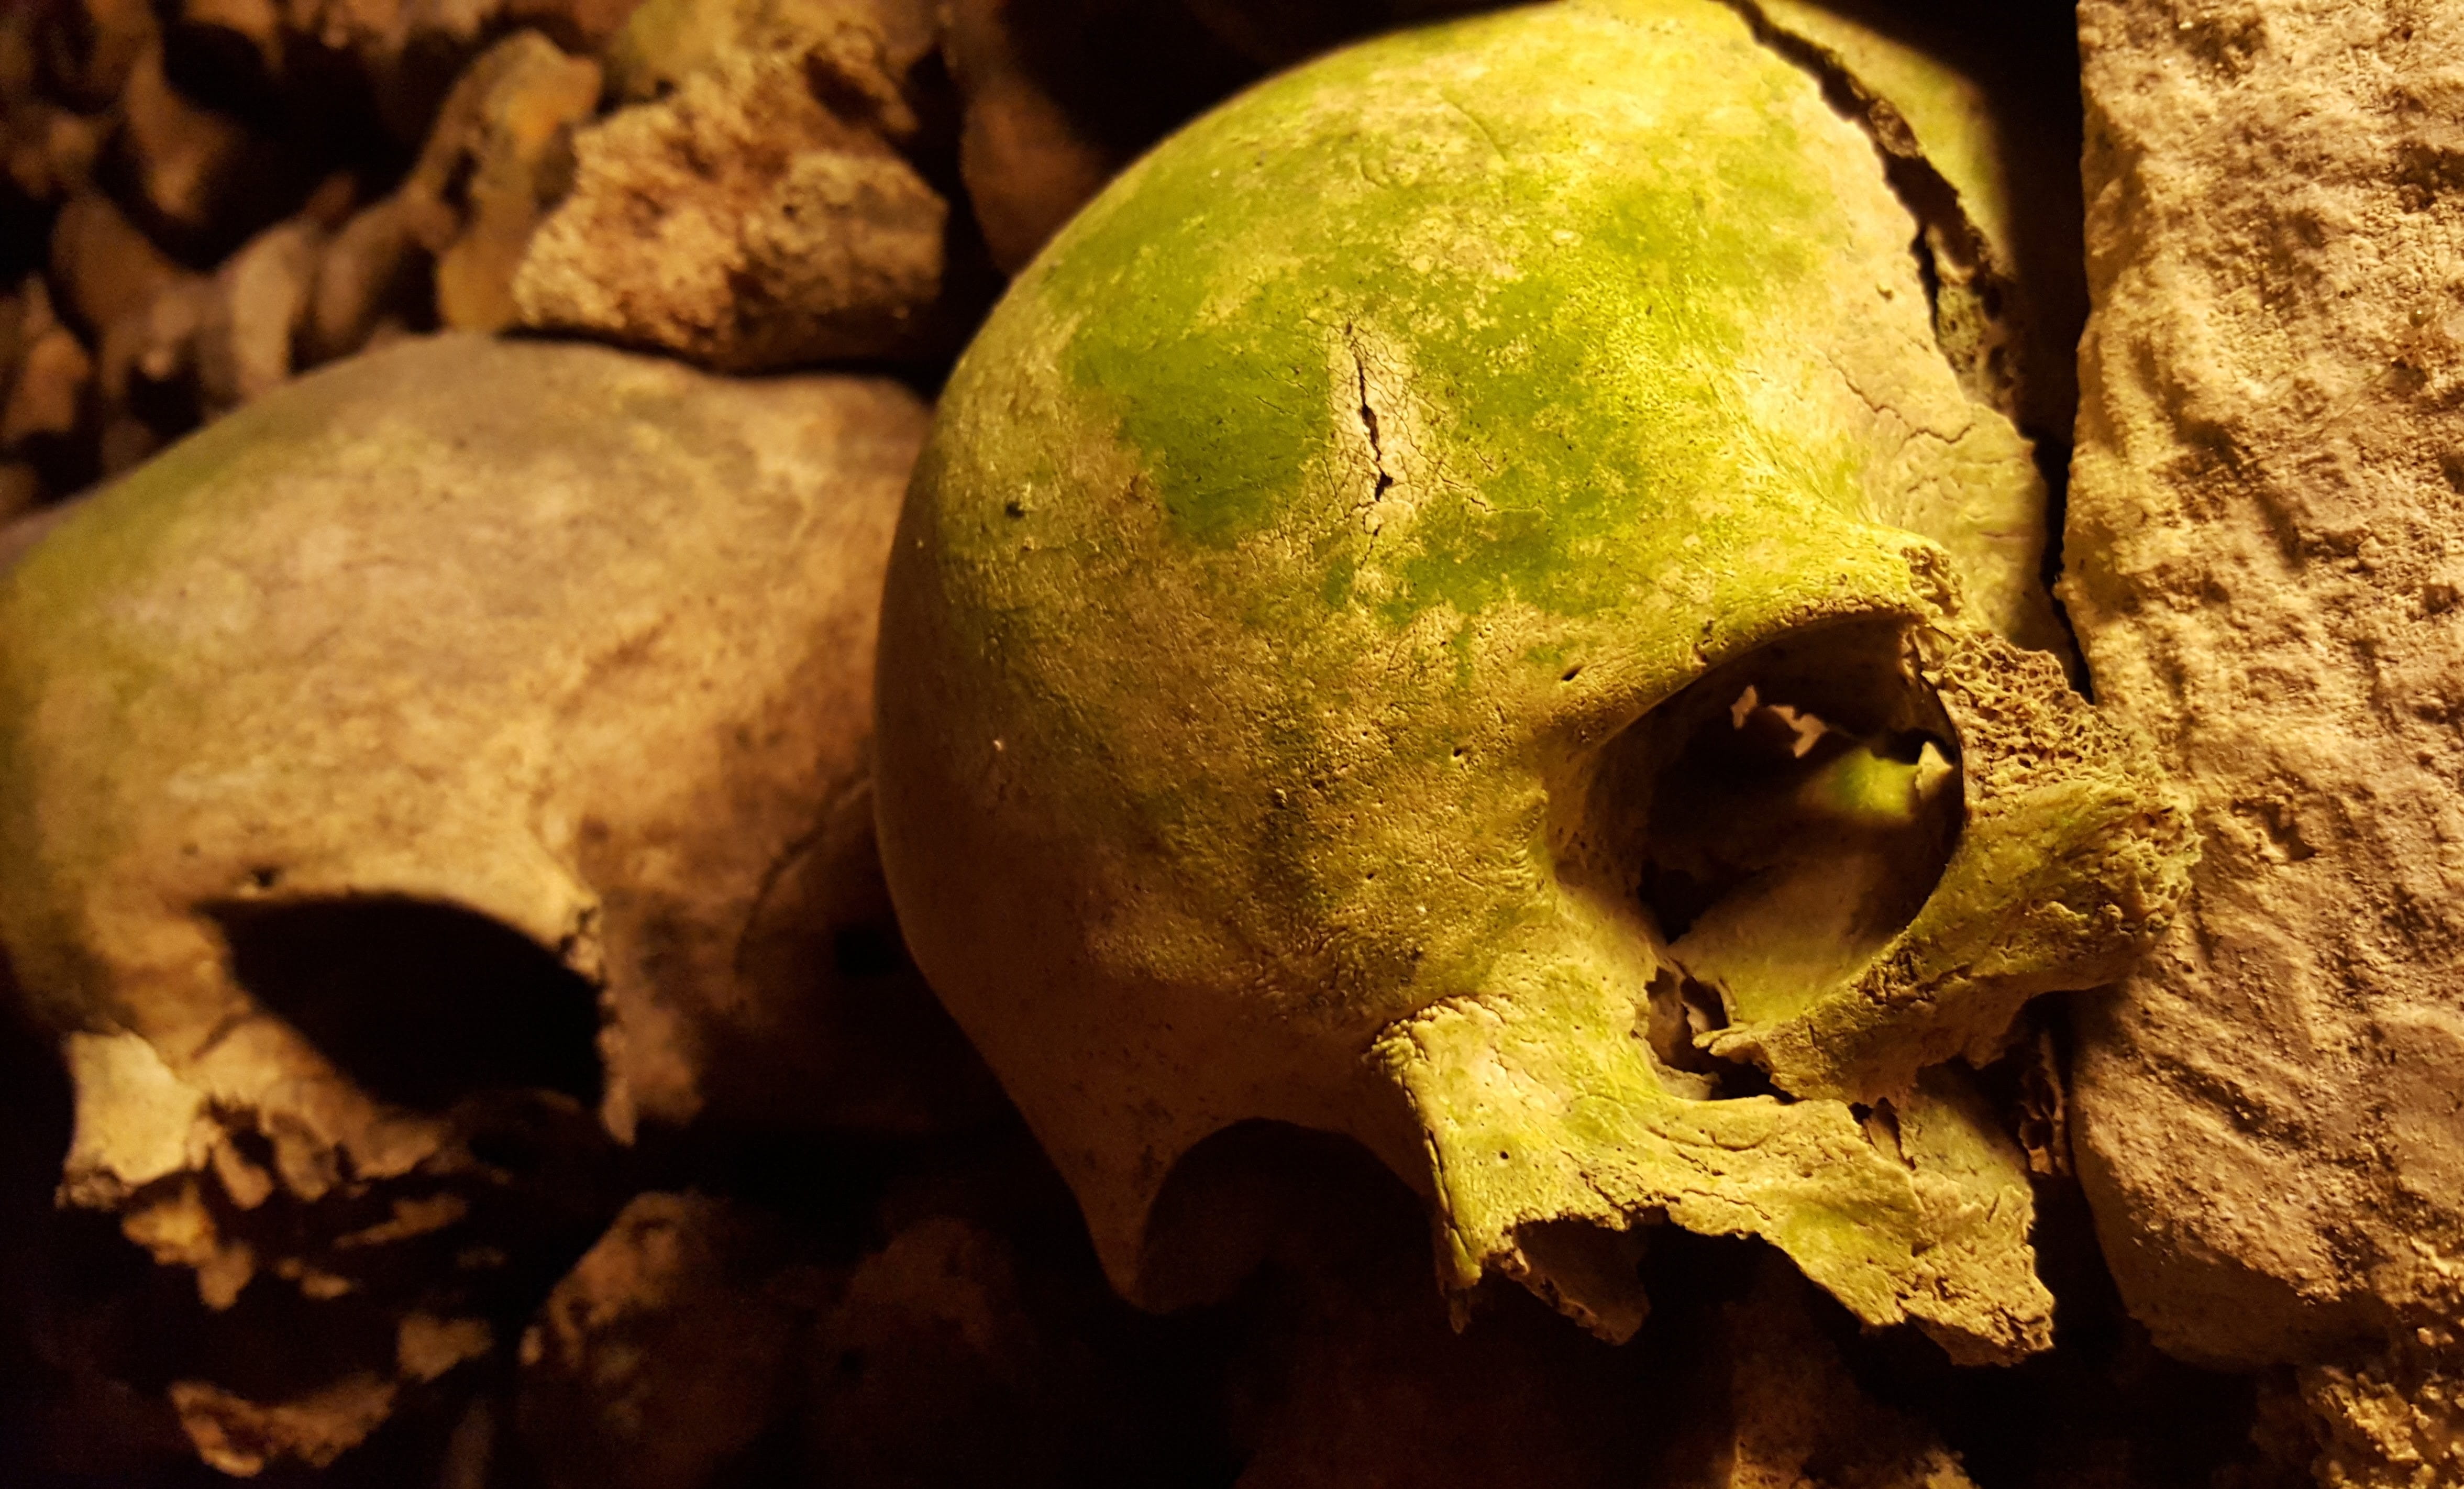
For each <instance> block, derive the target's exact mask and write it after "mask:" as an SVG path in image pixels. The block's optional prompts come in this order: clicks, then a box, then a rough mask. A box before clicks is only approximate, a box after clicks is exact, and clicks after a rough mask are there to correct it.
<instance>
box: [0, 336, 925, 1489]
mask: <svg viewBox="0 0 2464 1489" xmlns="http://www.w3.org/2000/svg"><path fill="white" fill-rule="evenodd" d="M924 424H925V414H924V410H923V408H922V406H921V405H919V404H918V403H917V402H916V400H915V399H914V398H913V395H911V394H909V393H908V392H906V391H905V390H903V389H901V388H899V387H898V386H896V385H895V384H891V383H886V382H879V381H868V380H863V379H854V378H835V379H832V378H799V379H784V380H777V381H772V382H764V383H736V382H730V381H727V380H720V379H713V378H707V377H704V376H702V375H699V374H696V373H693V372H690V371H687V370H686V369H683V368H681V367H678V366H674V365H672V364H668V363H662V362H658V361H651V360H648V359H642V358H635V357H630V356H627V355H624V354H620V353H615V352H609V351H605V350H601V349H597V348H591V347H580V346H550V345H541V344H519V343H499V342H495V341H490V340H485V339H475V338H444V339H436V340H432V341H426V342H412V343H406V344H404V345H402V346H399V347H396V348H393V349H390V350H387V351H385V352H384V353H381V354H377V355H373V356H370V357H367V358H363V359H360V360H357V361H351V362H349V363H346V364H343V365H342V366H341V367H338V368H336V369H333V370H329V371H327V372H324V373H320V374H319V375H317V376H316V377H313V378H310V379H307V380H305V381H303V382H301V383H296V384H293V385H292V386H290V387H287V388H285V389H284V390H282V391H281V392H279V393H277V394H275V395H273V396H270V397H268V398H267V399H265V400H263V401H262V402H260V403H258V404H255V405H251V406H250V407H249V408H248V409H246V410H244V411H242V412H240V413H238V414H236V415H234V416H232V417H231V418H230V419H228V420H226V421H224V422H222V423H219V424H217V425H215V426H214V427H211V428H209V429H208V430H206V431H204V432H203V433H201V434H199V435H197V436H195V437H194V438H192V439H190V440H188V441H187V442H186V443H184V444H182V445H180V446H178V447H176V448H175V449H172V450H170V451H169V452H167V453H166V454H165V456H163V457H162V458H161V459H159V460H158V461H156V462H154V463H153V464H151V465H149V466H147V467H145V468H143V470H141V471H138V472H136V473H135V474H133V475H131V476H130V477H128V478H127V479H125V480H123V481H121V483H120V484H118V485H117V486H115V487H113V488H112V489H110V490H109V491H107V492H105V493H101V494H99V495H98V496H96V497H95V498H93V499H92V500H90V501H89V502H87V503H86V504H84V506H83V507H82V509H81V510H79V511H77V513H75V514H74V515H72V516H71V517H70V518H69V519H68V520H67V521H66V522H65V523H63V524H62V525H61V526H60V527H59V528H58V529H57V530H56V531H55V532H54V533H53V534H52V535H51V536H49V537H48V538H47V539H46V540H45V541H44V542H43V543H42V544H41V545H40V546H39V547H37V548H36V549H35V550H34V551H33V553H32V554H31V555H30V556H28V557H27V558H24V559H23V560H21V561H20V562H19V563H18V564H17V565H16V567H15V568H14V569H12V570H11V572H10V573H9V574H8V575H7V576H6V578H5V580H0V635H5V636H6V637H7V641H6V643H5V645H0V781H5V783H6V784H5V786H0V843H5V853H0V864H5V865H6V866H5V868H0V933H5V938H6V946H7V949H8V953H9V955H10V958H11V963H12V965H13V968H14V972H15V974H16V977H17V980H18V981H19V982H20V983H21V984H22V985H23V987H24V988H25V989H26V991H27V994H28V996H29V997H30V998H31V999H32V1000H33V1004H34V1006H35V1009H36V1011H37V1012H38V1013H39V1014H40V1015H41V1016H42V1017H43V1018H46V1019H47V1020H48V1021H50V1022H51V1023H52V1024H53V1025H54V1026H55V1027H56V1028H57V1029H58V1030H60V1031H61V1032H62V1035H63V1045H64V1049H65V1051H66V1056H67V1062H68V1064H69V1066H70V1069H71V1074H72V1076H73V1078H74V1081H75V1084H76V1102H77V1106H76V1126H75V1136H74V1142H73V1147H72V1150H71V1151H70V1153H69V1155H68V1159H67V1167H66V1172H65V1175H64V1181H63V1186H62V1192H61V1193H62V1197H63V1199H64V1201H65V1202H67V1203H70V1204H74V1205H77V1206H85V1207H92V1208H98V1209H102V1210H106V1211H114V1212H117V1213H118V1215H119V1216H120V1218H121V1228H122V1230H123V1231H124V1232H125V1233H126V1235H127V1236H128V1237H130V1238H131V1239H133V1240H135V1241H137V1242H138V1243H140V1244H142V1245H143V1246H144V1247H146V1248H147V1249H148V1250H150V1251H151V1252H152V1253H153V1255H154V1256H155V1257H156V1258H157V1259H160V1260H161V1261H163V1262H165V1263H171V1264H176V1265H178V1266H180V1267H185V1268H188V1269H192V1270H193V1274H194V1279H193V1280H194V1284H195V1292H196V1294H197V1297H198V1302H199V1303H201V1304H202V1310H201V1311H202V1315H203V1317H204V1319H205V1322H204V1323H202V1324H199V1325H195V1326H197V1327H201V1328H204V1329H205V1330H206V1336H207V1337H208V1338H209V1339H223V1340H230V1339H238V1338H241V1337H243V1336H246V1335H247V1334H248V1329H247V1328H246V1327H244V1326H243V1325H247V1324H248V1322H249V1321H251V1320H253V1321H254V1324H255V1325H257V1326H258V1333H259V1334H260V1335H262V1336H263V1338H262V1339H261V1340H260V1343H259V1347H254V1352H253V1354H252V1353H251V1349H250V1347H242V1346H241V1345H233V1346H232V1347H231V1348H230V1349H227V1350H224V1351H223V1352H222V1353H220V1354H217V1355H214V1356H213V1357H212V1358H209V1359H207V1360H205V1361H203V1362H202V1363H201V1364H199V1365H198V1366H197V1369H199V1370H200V1371H201V1372H202V1373H200V1374H199V1375H198V1376H197V1377H196V1378H184V1379H181V1380H178V1381H177V1382H175V1383H174V1384H172V1385H171V1388H170V1390H171V1395H172V1398H173V1400H174V1403H175V1404H176V1405H177V1406H178V1407H179V1409H180V1411H181V1413H182V1416H183V1418H184V1421H185V1423H186V1425H187V1428H188V1430H189V1433H190V1434H191V1436H192V1437H193V1438H194V1439H195V1440H196V1442H197V1443H198V1445H199V1447H200V1449H201V1450H202V1451H203V1452H204V1453H205V1454H206V1456H208V1457H209V1459H210V1460H212V1461H213V1462H215V1463H216V1464H217V1465H219V1466H222V1467H224V1468H226V1469H229V1470H231V1471H233V1472H251V1471H253V1470H254V1469H255V1468H257V1467H260V1466H262V1465H263V1464H265V1463H266V1462H268V1461H273V1460H278V1459H285V1458H289V1459H298V1460H305V1461H308V1462H311V1463H317V1462H322V1461H325V1460H328V1459H330V1458H331V1457H333V1456H335V1455H336V1454H338V1453H340V1452H341V1451H343V1450H344V1449H347V1448H348V1447H350V1446H352V1445H353V1444H355V1443H356V1442H358V1441H359V1440H361V1439H362V1438H363V1437H364V1436H365V1435H366V1434H367V1433H369V1432H370V1431H372V1430H373V1429H374V1427H375V1426H376V1425H377V1424H378V1423H380V1422H381V1421H383V1420H384V1419H385V1417H386V1416H387V1414H388V1413H389V1412H392V1411H393V1410H395V1408H396V1406H397V1404H398V1400H399V1398H401V1396H402V1393H403V1392H404V1391H406V1390H410V1389H412V1388H414V1387H415V1386H417V1385H418V1384H419V1383H421V1382H423V1381H427V1380H429V1379H432V1378H434V1377H436V1376H438V1375H440V1374H441V1373H442V1372H444V1371H445V1370H447V1369H451V1367H453V1366H454V1365H455V1364H456V1363H457V1362H458V1361H461V1360H463V1359H466V1358H469V1357H471V1356H473V1355H474V1354H476V1353H478V1352H481V1351H484V1350H485V1349H487V1348H488V1347H490V1343H491V1340H492V1338H493V1337H495V1336H497V1335H499V1334H500V1333H501V1331H502V1330H503V1329H504V1327H505V1325H508V1324H517V1323H518V1321H519V1319H520V1317H521V1316H522V1315H523V1314H524V1313H525V1312H526V1311H527V1309H528V1307H529V1306H530V1305H531V1304H533V1303H536V1302H537V1301H538V1298H539V1296H541V1295H543V1294H544V1292H545V1291H546V1288H547V1286H548V1285H549V1284H550V1283H552V1282H553V1281H555V1277H556V1274H557V1273H558V1272H559V1271H561V1269H562V1268H563V1266H564V1265H566V1264H567V1263H569V1262H570V1261H571V1260H572V1259H573V1258H574V1257H575V1256H577V1255H579V1254H580V1252H581V1251H582V1250H583V1247H585V1246H586V1245H588V1243H589V1241H590V1239H591V1237H592V1236H593V1235H595V1233H596V1232H597V1230H598V1229H599V1227H600V1226H602V1225H603V1224H604V1223H605V1220H606V1218H607V1216H608V1215H611V1214H613V1213H614V1210H615V1207H616V1206H617V1205H618V1204H620V1203H621V1202H622V1200H623V1198H624V1187H625V1186H624V1183H623V1174H624V1163H622V1162H620V1157H621V1154H622V1150H623V1144H624V1142H625V1141H627V1140H629V1139H631V1138H632V1137H633V1135H634V1133H635V1129H636V1128H642V1129H644V1130H645V1131H646V1132H648V1131H653V1130H657V1131H671V1130H674V1129H679V1128H685V1127H687V1126H689V1125H696V1124H698V1125H699V1129H700V1130H705V1131H707V1130H713V1129H718V1130H736V1129H744V1128H757V1129H760V1130H765V1131H777V1130H781V1129H782V1128H810V1127H813V1126H815V1125H833V1124H835V1125H847V1126H857V1127H865V1128H872V1129H875V1130H878V1129H882V1128H906V1129H909V1130H913V1129H915V1128H918V1126H919V1125H923V1124H929V1123H930V1122H932V1121H935V1120H937V1118H936V1117H935V1113H936V1112H942V1111H946V1110H948V1109H949V1108H948V1106H947V1103H948V1102H950V1101H955V1100H961V1099H963V1098H964V1096H965V1092H964V1091H963V1089H962V1087H963V1084H964V1083H963V1081H957V1078H955V1077H954V1078H951V1080H953V1081H957V1084H950V1082H948V1081H944V1082H943V1084H941V1085H939V1086H936V1085H935V1084H934V1083H935V1081H940V1080H942V1078H941V1076H940V1075H939V1074H938V1071H939V1070H940V1069H941V1067H940V1066H939V1065H937V1064H935V1062H934V1059H935V1057H933V1056H928V1055H919V1054H914V1053H913V1052H919V1051H930V1050H934V1049H935V1044H934V1030H935V1027H938V1028H941V1029H943V1030H946V1024H938V1025H935V1023H933V1022H932V1020H937V1019H939V1018H941V1016H940V1015H939V1013H938V1012H937V1010H934V1009H932V1007H931V1003H930V999H929V996H926V995H924V994H923V993H922V990H921V987H920V984H917V983H915V982H914V981H913V972H912V969H909V968H908V966H907V964H906V963H905V961H904V953H903V952H902V951H901V950H900V948H899V945H898V942H897V939H896V932H895V930H894V929H893V928H892V926H891V922H890V921H889V919H888V913H887V899H886V895H885V892H884V890H883V888H882V887H881V884H880V881H879V871H878V866H877V860H876V859H875V857H874V854H873V851H872V846H871V821H870V820H871V808H870V803H869V789H870V788H869V730H870V721H869V692H870V663H871V653H872V631H873V617H874V597H875V595H876V593H877V589H878V585H879V582H880V574H881V566H882V564H883V562H884V561H885V559H886V558H887V553H888V545H889V539H890V529H891V523H892V521H893V518H894V513H895V510H896V504H897V499H898V493H899V491H900V489H901V488H902V486H903V484H904V482H905V480H906V476H907V472H908V469H909V466H910V464H911V462H912V459H913V454H914V451H915V449H916V447H917V445H918V444H919V443H920V441H921V439H922V437H923V432H924ZM902 979H904V980H902ZM902 990H903V991H904V992H905V995H906V996H907V997H908V998H909V1000H910V1002H911V1003H912V1006H913V1007H916V1008H919V1009H920V1010H922V1013H921V1015H920V1016H919V1018H921V1020H922V1021H920V1022H916V1023H915V1027H914V1028H913V1029H911V1030H906V1031H903V1032H902V1035H901V1038H899V1039H898V1040H880V1039H878V1038H875V1037H877V1036H880V1035H883V1034H886V1033H890V1032H891V1031H892V1026H894V1025H896V1024H897V1022H898V1020H899V1018H901V1017H903V1016H902V1015H901V1014H900V1013H899V1012H898V1009H899V1008H900V1007H902V1006H907V1005H902V1003H901V994H902ZM944 1037H945V1039H946V1040H947V1041H948V1043H949V1044H950V1046H951V1047H952V1049H957V1036H956V1034H955V1032H954V1031H951V1032H947V1033H946V1035H945V1036H944ZM868 1039H870V1040H872V1042H871V1043H869V1044H868V1043H867V1042H866V1041H867V1040H868ZM901 1050H904V1051H908V1052H911V1056H910V1057H907V1058H909V1059H910V1063H911V1064H912V1068H903V1067H902V1064H901V1061H902V1057H901V1056H900V1055H899V1054H898V1053H897V1052H898V1051H901ZM967 1059H968V1057H964V1055H963V1051H962V1050H959V1051H958V1053H957V1056H955V1057H954V1059H953V1064H952V1068H956V1069H958V1070H964V1069H966V1068H967ZM165 1326H166V1327H170V1326H173V1325H172V1324H169V1323H166V1325H165ZM178 1326H183V1327H185V1326H187V1325H178Z"/></svg>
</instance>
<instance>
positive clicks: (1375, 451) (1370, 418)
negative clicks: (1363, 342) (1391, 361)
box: [1352, 346, 1395, 504]
mask: <svg viewBox="0 0 2464 1489" xmlns="http://www.w3.org/2000/svg"><path fill="white" fill-rule="evenodd" d="M1352 370H1353V377H1354V378H1355V379H1357V380H1358V388H1359V394H1360V428H1361V431H1362V432H1363V433H1365V434H1366V435H1368V436H1369V459H1370V462H1371V463H1372V464H1373V465H1375V467H1376V468H1377V485H1376V488H1375V490H1374V491H1372V492H1371V493H1369V500H1370V501H1371V503H1372V504H1375V503H1376V502H1379V501H1382V500H1384V499H1385V497H1386V493H1388V492H1390V491H1392V490H1394V488H1395V477H1394V475H1393V474H1392V473H1391V472H1389V471H1387V469H1386V445H1385V441H1384V440H1383V439H1381V438H1380V437H1379V435H1378V432H1377V410H1376V409H1375V407H1373V406H1371V405H1370V402H1369V363H1368V362H1366V361H1363V360H1362V359H1361V356H1360V349H1359V348H1358V347H1357V346H1355V347H1353V352H1352Z"/></svg>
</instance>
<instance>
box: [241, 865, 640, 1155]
mask: <svg viewBox="0 0 2464 1489" xmlns="http://www.w3.org/2000/svg"><path fill="white" fill-rule="evenodd" d="M209 913H210V914H211V915H212V916H213V918H214V919H215V920H216V921H217V922H218V923H219V924H220V925H221V926H222V929H223V933H224V935H225V936H226V937H227V938H228V940H229V942H230V945H231V974H232V976H233V977H234V978H236V979H237V980H238V982H239V983H240V985H241V986H243V987H245V988H246V989H247V990H248V991H249V993H250V994H251V995H252V996H253V997H254V998H255V999H256V1000H257V1002H258V1003H259V1004H260V1005H261V1006H262V1007H264V1008H265V1009H266V1010H267V1011H269V1012H271V1013H274V1014H275V1015H278V1016H279V1017H281V1018H283V1019H284V1020H285V1021H287V1022H289V1023H290V1024H291V1025H292V1027H294V1028H296V1029H297V1030H298V1031H299V1032H300V1034H301V1035H303V1036H304V1037H305V1038H306V1039H307V1040H309V1041H310V1042H311V1043H313V1044H315V1045H316V1046H317V1048H318V1049H319V1052H321V1053H322V1054H323V1055H324V1056H325V1058H326V1059H328V1060H331V1061H332V1062H335V1063H336V1064H337V1065H339V1066H341V1068H342V1070H343V1072H344V1073H345V1074H346V1075H348V1076H349V1077H350V1078H351V1079H352V1080H353V1081H354V1082H356V1083H357V1084H360V1085H361V1086H362V1087H363V1089H365V1090H367V1091H368V1092H370V1093H371V1094H373V1095H376V1096H378V1097H381V1098H383V1099H384V1100H385V1101H389V1102H394V1103H397V1104H399V1105H401V1106H409V1107H413V1108H416V1109H420V1110H425V1111H442V1110H444V1109H445V1108H447V1107H449V1106H453V1105H454V1104H455V1103H457V1102H459V1101H461V1100H462V1099H463V1098H465V1097H468V1096H472V1095H474V1094H477V1093H480V1092H486V1091H498V1090H524V1089H532V1090H549V1091H560V1092H562V1093H564V1094H565V1095H567V1096H570V1097H572V1098H573V1099H574V1100H576V1101H577V1102H580V1103H582V1104H583V1106H596V1105H597V1104H598V1102H599V1097H600V1064H599V1048H598V1036H599V994H598V990H597V989H596V988H594V987H592V986H591V984H590V983H589V981H588V980H587V979H585V978H583V976H582V975H581V974H578V973H576V972H574V971H573V970H572V969H571V968H569V967H567V966H566V965H564V963H563V962H561V961H560V960H558V958H557V956H556V955H555V953H552V952H550V951H548V950H547V949H546V948H545V947H542V946H540V945H539V944H538V943H536V942H534V941H532V940H531V939H529V938H528V937H527V936H524V935H522V934H520V933H519V932H518V931H514V930H512V929H511V928H509V927H506V926H503V925H500V924H498V923H497V922H495V921H494V920H490V919H489V918H487V917H486V916H484V915H477V914H473V913H472V912H471V911H469V910H465V909H457V908H455V907H453V906H450V905H441V904H436V903H432V902H429V901H423V900H413V899H407V898H403V897H399V896H370V897H366V898H352V899H334V900H307V901H297V902H292V903H287V904H278V905H260V904H253V903H246V902H240V903H227V904H223V905H218V906H214V907H211V908H210V909H209Z"/></svg>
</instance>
